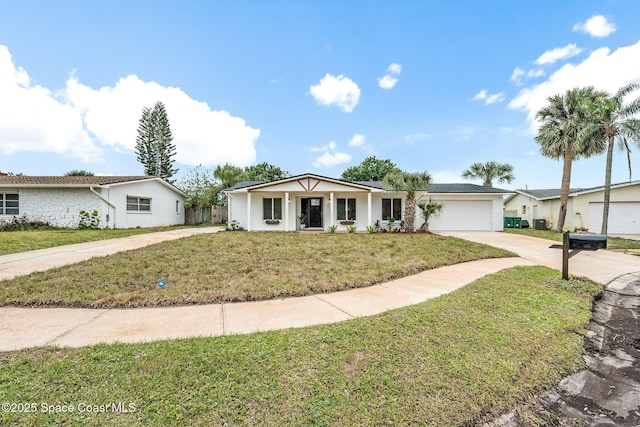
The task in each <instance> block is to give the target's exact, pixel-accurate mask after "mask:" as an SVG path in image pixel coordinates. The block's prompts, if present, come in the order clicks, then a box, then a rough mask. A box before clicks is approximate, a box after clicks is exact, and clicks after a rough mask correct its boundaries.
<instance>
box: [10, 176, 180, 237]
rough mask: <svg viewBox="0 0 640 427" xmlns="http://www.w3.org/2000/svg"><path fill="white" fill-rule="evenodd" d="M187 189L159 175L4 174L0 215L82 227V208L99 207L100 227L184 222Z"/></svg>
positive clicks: (89, 210)
mask: <svg viewBox="0 0 640 427" xmlns="http://www.w3.org/2000/svg"><path fill="white" fill-rule="evenodd" d="M184 200H185V194H184V193H183V192H182V191H180V190H179V189H178V188H176V187H174V186H173V185H171V184H169V183H168V182H167V181H165V180H163V179H162V178H159V177H155V176H7V175H0V219H2V220H10V219H11V218H12V217H13V216H23V215H24V216H26V217H27V218H28V219H29V220H38V221H46V222H48V223H50V224H51V225H53V226H56V227H68V228H73V227H77V226H78V223H79V221H80V211H82V210H84V211H87V212H92V211H94V210H96V211H97V212H98V217H99V219H100V224H99V226H100V227H101V228H134V227H155V226H164V225H176V224H184Z"/></svg>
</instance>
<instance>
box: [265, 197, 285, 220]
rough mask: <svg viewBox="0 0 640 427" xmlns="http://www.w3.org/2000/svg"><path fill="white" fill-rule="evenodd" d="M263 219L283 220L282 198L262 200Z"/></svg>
mask: <svg viewBox="0 0 640 427" xmlns="http://www.w3.org/2000/svg"><path fill="white" fill-rule="evenodd" d="M262 219H282V198H280V197H273V198H264V199H262Z"/></svg>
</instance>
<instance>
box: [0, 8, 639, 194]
mask: <svg viewBox="0 0 640 427" xmlns="http://www.w3.org/2000/svg"><path fill="white" fill-rule="evenodd" d="M638 16H640V2H638V1H636V0H605V1H602V0H600V1H590V0H567V1H562V2H558V1H547V0H536V1H529V0H526V1H525V0H523V1H519V2H511V1H506V0H505V1H481V2H479V1H438V2H435V1H396V2H382V1H367V2H364V1H355V0H354V1H322V2H319V1H252V2H248V1H189V2H175V1H158V0H156V1H109V2H87V1H64V0H61V1H56V2H51V1H29V0H24V1H20V2H16V1H10V0H0V170H1V171H5V172H6V171H10V172H14V173H24V174H26V175H61V174H63V173H64V172H66V171H69V170H71V169H87V170H90V171H93V172H94V173H96V174H108V175H138V174H142V172H143V168H142V165H140V164H139V163H138V162H137V161H136V156H135V154H134V152H133V147H134V145H135V138H136V128H137V124H138V119H139V118H140V113H141V111H142V108H143V107H144V106H152V105H153V104H154V103H155V102H156V101H163V102H164V103H165V105H166V106H167V111H168V114H169V120H170V123H171V128H172V131H173V135H174V143H175V145H176V146H177V152H178V154H177V156H176V166H177V167H178V168H179V169H180V172H179V174H178V178H180V177H181V176H183V175H184V174H186V173H187V172H188V171H189V169H191V168H193V167H194V166H196V165H199V164H201V165H202V166H203V167H205V168H209V169H212V168H214V167H215V166H216V165H217V164H223V163H226V162H229V163H233V164H236V165H238V166H247V165H251V164H256V163H261V162H269V163H272V164H275V165H277V166H279V167H281V168H282V169H285V170H287V171H289V172H290V173H292V174H299V173H305V172H312V173H317V174H320V175H325V176H330V177H339V176H340V174H341V173H342V171H344V170H345V169H346V168H347V167H349V166H353V165H357V164H359V163H360V162H361V161H362V160H363V159H364V158H365V157H367V156H370V155H375V156H376V157H378V158H381V159H391V160H392V161H393V162H394V163H396V164H397V165H398V166H399V167H400V168H402V169H405V170H410V171H418V170H428V171H429V172H431V173H432V175H433V176H434V179H435V181H436V182H441V183H443V182H463V180H462V178H461V177H460V174H461V172H462V171H463V170H464V169H465V168H466V167H468V166H469V165H470V164H471V163H473V162H485V161H490V160H493V161H498V162H505V163H510V164H512V165H513V166H514V172H515V176H516V181H515V182H513V183H512V184H501V185H499V186H500V187H502V188H507V189H514V188H525V187H528V188H554V187H555V188H558V187H559V186H560V179H561V173H562V165H561V163H560V162H558V161H554V160H549V159H545V158H543V157H541V156H540V155H539V150H538V146H537V145H536V144H535V142H534V136H535V134H536V124H535V122H534V120H533V117H534V115H535V112H536V111H537V110H538V109H540V108H541V107H543V106H544V105H545V103H546V101H545V100H546V97H548V96H550V95H553V94H555V93H560V92H562V91H564V90H566V89H569V88H571V87H574V86H583V85H589V84H590V85H594V86H596V87H598V88H602V89H605V90H608V91H610V92H615V90H617V88H619V87H620V86H622V85H624V84H627V83H630V82H637V81H640V67H639V66H638V64H639V60H638V58H640V29H638V25H637V17H638ZM637 95H638V94H636V96H637ZM638 152H639V149H638V148H635V149H634V152H633V157H632V161H633V165H634V166H635V168H636V169H638V170H640V155H639V154H638ZM615 158H616V160H615V164H614V167H615V171H614V176H613V181H614V182H622V181H626V180H627V179H628V172H627V169H626V160H625V158H624V156H623V155H622V153H621V152H617V153H616V155H615ZM604 161H605V159H604V156H603V155H602V156H599V157H596V158H593V159H589V160H580V161H578V162H576V163H575V164H574V173H573V178H572V184H573V186H582V187H587V186H597V185H601V184H602V183H603V181H604ZM638 173H640V172H636V174H635V175H634V179H637V178H639V177H640V175H638Z"/></svg>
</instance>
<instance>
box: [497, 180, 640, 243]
mask: <svg viewBox="0 0 640 427" xmlns="http://www.w3.org/2000/svg"><path fill="white" fill-rule="evenodd" d="M603 200H604V187H603V186H602V187H593V188H572V189H571V191H570V193H569V202H568V204H567V216H566V219H565V224H564V227H565V230H574V229H576V228H587V229H588V230H589V231H591V232H594V233H599V232H600V230H601V228H602V209H603ZM505 210H507V211H512V212H514V213H515V216H519V217H522V219H526V220H527V221H529V223H530V224H533V222H532V221H533V220H534V219H544V220H546V223H547V228H551V229H553V228H555V227H554V225H555V224H556V221H557V219H558V213H559V212H560V189H549V190H515V194H514V195H512V196H510V197H508V198H507V200H506V201H505ZM607 228H608V232H609V233H610V234H640V181H631V182H625V183H621V184H612V185H611V201H610V203H609V224H608V227H607Z"/></svg>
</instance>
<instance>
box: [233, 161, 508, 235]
mask: <svg viewBox="0 0 640 427" xmlns="http://www.w3.org/2000/svg"><path fill="white" fill-rule="evenodd" d="M224 192H225V194H226V195H227V202H228V209H229V212H228V213H229V221H234V220H235V221H237V223H238V225H239V226H241V227H243V228H244V229H246V230H249V231H252V230H272V231H292V230H296V229H298V228H299V221H298V217H299V216H301V215H304V216H305V217H306V227H307V228H308V229H310V230H322V229H326V228H327V227H329V226H332V225H337V226H338V227H339V229H340V230H344V228H342V227H340V226H341V224H344V223H346V222H347V221H348V222H353V225H355V226H356V227H357V230H358V231H365V230H366V227H367V226H369V225H375V223H376V221H378V220H380V221H381V222H386V220H387V219H388V218H389V217H392V218H394V219H395V220H404V221H407V218H404V217H403V215H404V204H405V200H406V193H404V192H392V191H387V190H385V189H384V187H383V185H382V183H381V182H378V181H368V182H348V181H342V180H339V179H334V178H327V177H324V176H319V175H314V174H309V173H308V174H303V175H297V176H293V177H290V178H284V179H281V180H278V181H273V182H267V183H260V182H242V183H239V184H237V185H235V186H233V187H230V188H227V189H225V190H224ZM507 194H512V193H511V192H510V191H506V190H500V189H497V188H487V187H482V186H479V185H475V184H433V185H431V187H430V188H429V190H428V191H420V192H418V193H417V195H416V199H418V201H421V200H425V201H427V200H429V198H432V199H433V200H437V201H441V202H443V203H444V210H443V212H442V214H441V215H440V217H438V218H433V219H431V220H430V221H429V229H430V230H432V231H438V230H483V231H502V229H503V209H504V208H503V199H504V196H505V195H507ZM410 220H412V221H414V224H415V226H416V227H419V226H420V225H421V224H422V222H423V221H422V216H421V213H420V212H419V209H418V212H416V218H412V219H410Z"/></svg>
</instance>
